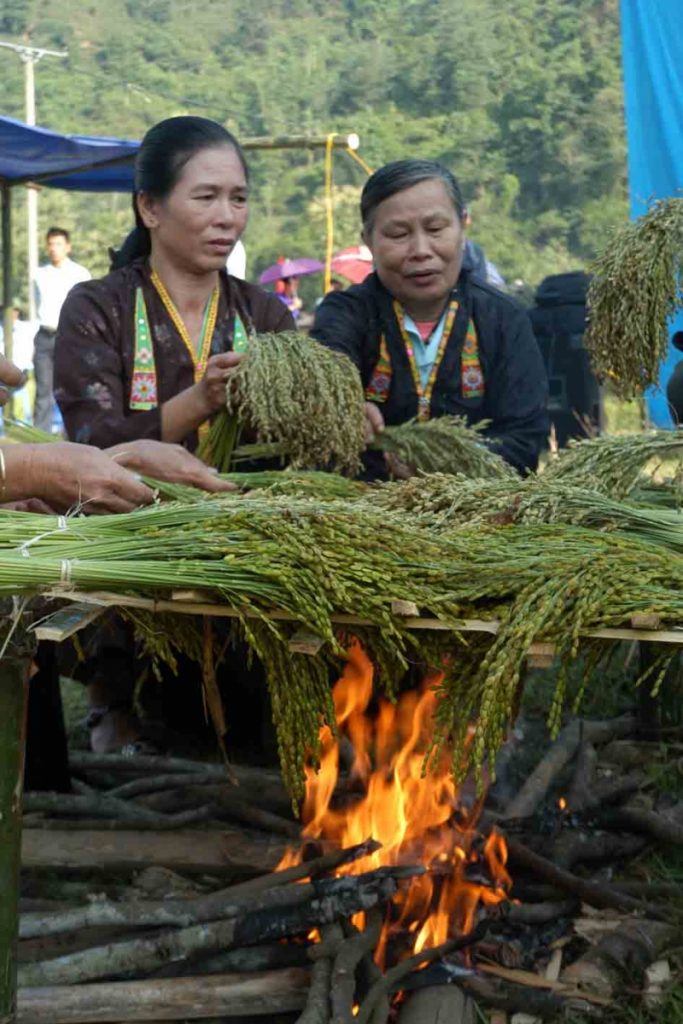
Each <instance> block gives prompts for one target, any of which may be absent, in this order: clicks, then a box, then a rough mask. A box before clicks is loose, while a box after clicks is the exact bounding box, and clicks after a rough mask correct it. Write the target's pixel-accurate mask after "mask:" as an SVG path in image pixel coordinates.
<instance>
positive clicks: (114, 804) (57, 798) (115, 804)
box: [24, 793, 163, 825]
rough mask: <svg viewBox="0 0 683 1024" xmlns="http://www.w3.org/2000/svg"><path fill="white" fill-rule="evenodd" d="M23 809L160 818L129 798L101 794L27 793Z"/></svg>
mask: <svg viewBox="0 0 683 1024" xmlns="http://www.w3.org/2000/svg"><path fill="white" fill-rule="evenodd" d="M24 810H25V811H27V812H28V811H39V812H45V813H47V814H56V815H63V816H65V817H88V818H117V817H120V816H121V815H123V816H124V817H126V818H128V819H135V820H137V821H141V822H150V823H152V824H155V825H156V824H158V823H159V822H160V821H161V822H163V818H162V817H161V815H160V814H158V813H157V812H155V811H150V810H148V809H147V808H146V807H139V806H138V805H137V804H134V803H132V801H130V802H127V801H124V800H117V799H114V798H112V797H109V796H105V795H104V794H101V793H98V794H96V795H95V796H79V795H77V794H74V793H26V794H25V796H24Z"/></svg>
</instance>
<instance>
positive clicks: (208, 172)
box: [55, 117, 294, 751]
mask: <svg viewBox="0 0 683 1024" xmlns="http://www.w3.org/2000/svg"><path fill="white" fill-rule="evenodd" d="M133 209H134V212H135V220H136V227H135V230H134V231H133V232H132V233H131V235H129V237H128V239H127V240H126V242H125V243H124V245H123V247H122V249H121V251H120V252H119V253H117V254H115V258H114V268H115V269H114V270H113V271H112V273H110V274H109V275H108V276H107V277H105V278H103V279H102V280H99V281H89V282H87V283H86V284H84V285H83V286H80V285H78V286H77V287H76V288H74V289H73V291H72V292H71V293H70V295H69V296H68V297H67V300H66V302H65V303H64V306H63V307H62V313H61V316H60V321H59V327H58V331H57V338H56V346H55V385H56V387H55V394H56V398H57V401H58V402H59V406H60V408H61V411H62V416H63V418H64V423H65V425H66V429H67V432H68V435H69V437H70V439H71V440H73V441H81V442H84V443H87V444H91V445H96V446H98V447H109V446H111V445H117V444H118V445H120V446H121V447H122V448H123V451H124V455H123V456H122V457H123V458H124V459H126V465H131V462H130V459H129V458H128V456H127V454H126V449H127V447H128V445H129V443H130V442H131V441H133V440H136V439H144V440H138V444H143V443H146V444H150V443H155V444H157V446H158V447H159V448H163V449H167V448H174V447H176V446H177V444H178V443H181V444H183V445H185V446H186V447H187V448H190V449H193V448H194V447H195V446H196V443H197V437H198V433H200V432H201V430H202V429H205V427H206V424H207V421H208V420H209V419H210V417H211V416H212V414H213V413H214V412H215V411H217V410H218V409H220V408H221V406H222V405H223V404H224V402H225V381H226V378H227V375H228V374H229V373H230V370H231V368H232V367H234V366H235V365H236V363H237V362H238V361H239V359H240V358H241V355H240V353H242V352H243V351H244V350H245V348H246V347H247V345H248V340H249V336H250V334H251V333H252V332H253V331H257V332H265V331H284V330H293V329H294V321H293V320H292V315H291V313H290V311H289V310H288V309H287V307H286V306H284V305H283V304H282V303H281V302H280V300H279V299H278V298H277V297H276V296H274V295H269V294H268V293H267V292H265V291H263V290H262V289H261V288H258V287H256V286H255V285H251V284H248V283H246V282H244V281H241V280H238V279H237V278H233V277H230V276H229V275H228V274H227V273H226V271H225V262H226V259H227V257H228V255H229V253H230V251H231V250H232V247H233V246H234V245H235V242H236V241H237V240H238V239H239V237H240V235H241V234H242V232H243V231H244V228H245V226H246V223H247V215H248V171H247V166H246V163H245V161H244V157H243V155H242V152H241V150H240V147H239V145H238V143H237V141H236V140H235V139H234V138H233V136H232V135H230V133H229V132H227V131H226V130H225V129H224V128H223V127H222V126H221V125H219V124H215V123H214V122H213V121H208V120H205V119H204V118H199V117H174V118H169V119H168V120H166V121H162V122H160V123H159V124H157V125H155V126H154V127H153V128H151V129H150V131H149V132H148V133H147V134H146V136H145V138H144V139H143V141H142V145H141V147H140V150H139V152H138V155H137V159H136V165H135V193H134V197H133ZM159 441H164V442H175V445H159V444H158V442H159ZM184 454H185V455H187V453H186V452H185V453H184ZM194 461H196V460H193V462H194ZM133 468H134V467H133ZM155 475H158V474H155ZM176 479H181V480H182V477H178V476H177V475H176ZM188 482H191V481H188ZM87 653H88V654H89V655H90V657H89V658H88V660H87V661H86V663H85V665H84V667H83V668H82V670H81V672H82V674H83V675H84V678H85V679H86V681H87V682H88V683H89V691H90V694H89V695H90V701H91V715H90V719H89V721H90V726H91V743H92V746H93V749H95V750H99V751H104V750H116V749H121V748H122V747H123V748H130V747H131V745H132V749H134V750H135V749H140V747H139V744H140V737H141V725H140V722H139V721H138V719H137V717H136V716H135V715H134V714H133V713H132V709H131V696H132V690H133V679H134V677H137V675H138V674H139V664H138V662H137V660H136V655H135V651H134V649H133V646H132V644H131V643H130V642H129V639H128V637H127V636H126V634H125V632H123V631H121V630H120V629H118V630H114V632H113V635H111V636H110V637H108V638H107V637H104V636H103V635H102V633H98V635H97V636H96V637H95V638H94V640H93V643H92V645H91V647H90V648H89V650H88V651H87ZM242 660H245V659H244V658H243V659H242ZM185 669H187V666H185ZM231 671H233V672H238V671H239V666H237V668H235V666H232V668H231ZM173 682H174V680H173V679H172V678H170V673H169V679H168V680H167V683H168V685H165V686H164V687H161V688H160V691H163V693H164V694H166V693H167V692H172V691H173V690H174V689H177V686H176V687H174V686H173ZM251 683H252V681H251V680H250V690H249V693H250V697H251V701H250V705H253V704H255V703H256V700H257V699H258V696H257V695H255V694H254V688H253V686H252V685H251ZM182 690H183V692H184V693H185V692H188V688H187V687H185V686H183V687H182ZM194 692H195V695H197V694H199V692H200V688H199V686H198V687H197V688H196V691H194ZM238 703H239V702H238ZM245 703H246V702H245ZM199 706H201V701H200V700H199ZM190 717H191V715H190ZM181 720H182V722H183V724H184V722H185V709H184V708H182V709H181Z"/></svg>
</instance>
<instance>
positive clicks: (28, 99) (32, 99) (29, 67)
mask: <svg viewBox="0 0 683 1024" xmlns="http://www.w3.org/2000/svg"><path fill="white" fill-rule="evenodd" d="M0 46H2V47H4V48H5V49H7V50H13V51H14V52H15V53H16V54H18V55H19V58H20V60H21V61H22V63H23V65H24V104H25V120H26V124H30V125H34V124H35V123H36V87H35V77H34V73H33V66H34V64H37V63H38V61H39V60H41V59H42V58H43V57H62V58H64V57H68V56H69V55H68V53H67V52H66V51H60V50H44V49H42V48H41V47H38V46H27V45H25V44H24V43H4V42H0ZM26 215H27V218H26V219H27V227H28V316H29V320H33V319H34V318H35V315H36V304H35V297H34V294H33V278H34V275H35V272H36V269H37V267H38V190H37V189H36V188H34V187H33V186H32V185H28V186H27V187H26Z"/></svg>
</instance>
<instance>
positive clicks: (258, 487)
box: [223, 467, 368, 501]
mask: <svg viewBox="0 0 683 1024" xmlns="http://www.w3.org/2000/svg"><path fill="white" fill-rule="evenodd" d="M223 479H225V480H229V481H230V482H231V483H234V484H235V486H236V487H237V488H238V489H239V490H240V491H241V492H243V493H246V494H248V493H251V492H253V491H262V490H267V491H268V493H269V494H293V495H299V496H301V497H304V496H306V495H309V496H310V497H311V498H319V499H321V500H322V499H325V500H334V499H335V498H343V499H345V500H347V501H354V500H355V499H356V498H360V497H362V496H363V495H364V494H365V493H366V491H367V490H368V485H367V484H364V483H363V482H362V481H360V480H349V478H348V477H346V476H341V475H340V474H339V473H322V472H319V471H316V470H295V469H291V468H290V467H287V468H286V469H281V470H280V469H266V470H260V471H256V472H251V473H225V474H223Z"/></svg>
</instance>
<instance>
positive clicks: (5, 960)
mask: <svg viewBox="0 0 683 1024" xmlns="http://www.w3.org/2000/svg"><path fill="white" fill-rule="evenodd" d="M28 667H29V662H28V659H27V657H25V655H24V652H23V651H16V652H15V651H11V652H10V653H9V654H8V655H7V656H6V657H4V658H2V659H1V660H0V1022H2V1024H14V1021H15V1020H16V972H17V959H16V958H17V921H18V906H19V860H20V850H21V798H22V788H23V779H24V749H25V728H26V706H27V695H28V685H27V683H28Z"/></svg>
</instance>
